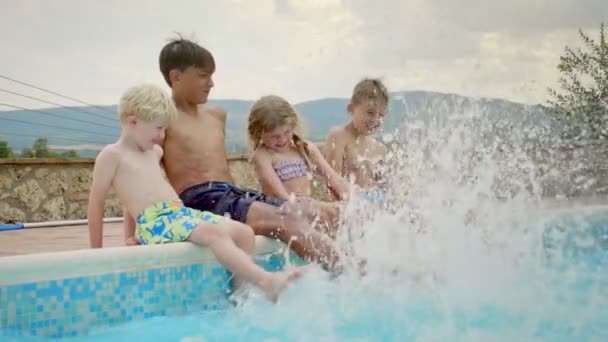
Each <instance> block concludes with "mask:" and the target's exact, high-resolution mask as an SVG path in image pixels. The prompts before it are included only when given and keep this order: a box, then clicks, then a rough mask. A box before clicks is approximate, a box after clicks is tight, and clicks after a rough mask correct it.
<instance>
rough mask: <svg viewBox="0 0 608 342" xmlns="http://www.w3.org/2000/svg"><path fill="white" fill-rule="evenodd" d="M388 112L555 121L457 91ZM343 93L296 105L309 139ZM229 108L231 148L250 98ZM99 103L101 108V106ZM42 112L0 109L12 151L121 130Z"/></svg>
mask: <svg viewBox="0 0 608 342" xmlns="http://www.w3.org/2000/svg"><path fill="white" fill-rule="evenodd" d="M391 98H392V100H391V103H390V105H389V108H390V111H389V113H388V114H387V116H386V119H385V123H384V130H392V129H394V128H396V127H399V126H400V125H402V124H403V123H404V122H408V121H411V120H413V119H416V120H425V121H426V120H447V119H449V118H450V117H452V116H454V115H459V114H463V113H471V112H475V113H482V114H483V115H486V116H488V117H490V118H493V119H496V120H505V118H507V119H508V120H510V121H512V122H514V123H516V124H519V125H549V126H554V124H553V123H552V121H551V119H550V118H549V117H548V116H547V115H546V114H545V112H544V111H543V108H542V107H541V106H538V105H536V106H530V105H524V104H520V103H516V102H511V101H506V100H500V99H487V98H481V99H474V98H471V97H465V96H460V95H455V94H443V93H436V92H426V91H407V92H405V91H404V92H395V93H392V94H391ZM348 101H349V100H348V99H346V98H324V99H319V100H314V101H307V102H302V103H298V104H296V105H295V108H296V110H297V111H298V113H300V114H301V115H302V117H303V121H304V123H305V128H306V133H307V137H308V139H310V140H313V141H321V140H323V139H324V138H325V135H326V134H327V132H328V130H329V129H330V128H331V127H332V126H336V125H342V124H344V123H345V122H346V121H347V120H348V113H347V111H346V107H347V105H348ZM209 103H210V104H213V105H219V106H221V107H223V108H224V109H225V110H226V111H227V112H228V121H227V125H226V137H227V138H226V147H227V149H228V151H229V152H238V151H242V150H244V149H246V148H247V144H246V125H247V115H248V110H249V108H250V107H251V105H252V103H253V101H248V100H236V99H224V100H211V101H209ZM100 108H101V109H100ZM40 111H42V112H44V113H41V112H36V111H25V110H15V111H3V112H0V139H3V140H7V141H8V142H9V145H10V146H11V147H12V148H13V150H15V151H20V150H21V149H23V148H25V147H31V146H32V143H33V141H34V140H35V139H36V138H37V137H47V138H48V141H49V146H51V147H52V148H55V149H69V148H74V149H78V150H81V151H82V152H81V154H82V155H85V156H86V155H90V156H92V155H94V154H95V152H92V151H91V150H95V149H98V148H99V147H100V146H103V145H104V144H105V143H109V142H112V141H113V140H115V139H116V138H117V137H118V135H119V132H120V128H119V125H118V120H117V115H116V106H115V105H113V106H100V107H70V108H47V109H41V110H40Z"/></svg>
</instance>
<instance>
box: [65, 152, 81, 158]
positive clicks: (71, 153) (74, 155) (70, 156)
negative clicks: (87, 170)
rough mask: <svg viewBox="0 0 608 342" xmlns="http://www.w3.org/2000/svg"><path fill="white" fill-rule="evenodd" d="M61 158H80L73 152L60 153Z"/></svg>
mask: <svg viewBox="0 0 608 342" xmlns="http://www.w3.org/2000/svg"><path fill="white" fill-rule="evenodd" d="M61 157H62V158H80V155H79V154H78V152H76V151H75V150H68V151H65V152H62V153H61Z"/></svg>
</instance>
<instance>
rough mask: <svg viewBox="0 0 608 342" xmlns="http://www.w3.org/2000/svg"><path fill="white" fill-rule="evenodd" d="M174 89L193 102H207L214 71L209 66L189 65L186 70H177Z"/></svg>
mask: <svg viewBox="0 0 608 342" xmlns="http://www.w3.org/2000/svg"><path fill="white" fill-rule="evenodd" d="M175 72H177V74H176V75H175V77H174V78H175V80H173V81H172V85H173V90H174V91H175V92H178V93H179V94H180V97H183V98H185V99H186V100H188V102H191V103H197V104H201V103H206V102H207V99H208V98H209V93H210V92H211V88H213V86H214V85H215V84H214V83H213V79H212V76H213V73H212V72H210V71H209V70H208V69H207V68H198V67H193V66H191V67H188V68H187V69H186V70H184V71H179V70H176V71H175Z"/></svg>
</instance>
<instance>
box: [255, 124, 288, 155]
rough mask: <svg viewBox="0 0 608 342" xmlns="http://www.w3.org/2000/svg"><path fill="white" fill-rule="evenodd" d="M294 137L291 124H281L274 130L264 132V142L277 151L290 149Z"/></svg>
mask: <svg viewBox="0 0 608 342" xmlns="http://www.w3.org/2000/svg"><path fill="white" fill-rule="evenodd" d="M292 139H293V127H291V126H289V125H284V126H279V127H277V128H275V129H273V130H272V131H268V132H264V133H263V134H262V144H264V146H266V147H267V148H269V149H271V150H273V151H276V152H283V151H286V150H287V149H289V146H290V144H291V140H292Z"/></svg>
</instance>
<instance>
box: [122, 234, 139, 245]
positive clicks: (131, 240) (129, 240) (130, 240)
mask: <svg viewBox="0 0 608 342" xmlns="http://www.w3.org/2000/svg"><path fill="white" fill-rule="evenodd" d="M125 244H126V245H127V246H138V245H141V242H139V240H137V239H136V238H135V237H134V236H131V237H129V238H127V239H126V240H125Z"/></svg>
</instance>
